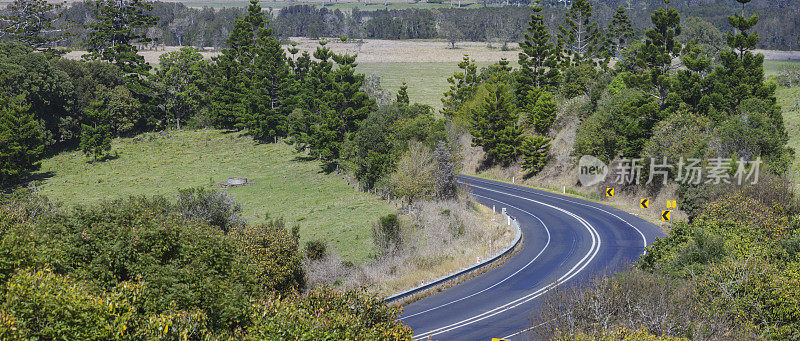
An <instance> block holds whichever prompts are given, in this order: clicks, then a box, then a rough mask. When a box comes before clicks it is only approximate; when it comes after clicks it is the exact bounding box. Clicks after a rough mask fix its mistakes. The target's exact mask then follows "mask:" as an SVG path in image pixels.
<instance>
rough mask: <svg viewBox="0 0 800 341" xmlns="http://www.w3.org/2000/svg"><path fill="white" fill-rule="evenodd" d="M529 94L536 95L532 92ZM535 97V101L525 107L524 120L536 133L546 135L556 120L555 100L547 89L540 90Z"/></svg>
mask: <svg viewBox="0 0 800 341" xmlns="http://www.w3.org/2000/svg"><path fill="white" fill-rule="evenodd" d="M530 95H531V96H536V95H534V93H533V92H531V93H530ZM536 97H537V98H536V102H535V103H533V104H530V105H529V106H528V107H526V112H527V113H528V117H527V120H526V121H527V122H528V123H529V124H530V125H531V126H533V129H534V131H536V132H537V133H538V134H541V135H546V134H547V133H548V132H549V131H550V127H551V126H552V125H553V122H555V120H556V110H557V108H556V102H555V100H553V94H551V93H550V92H548V91H542V92H541V93H539V94H538V96H536ZM529 100H531V101H532V99H529Z"/></svg>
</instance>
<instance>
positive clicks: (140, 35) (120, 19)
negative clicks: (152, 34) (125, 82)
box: [84, 0, 156, 75]
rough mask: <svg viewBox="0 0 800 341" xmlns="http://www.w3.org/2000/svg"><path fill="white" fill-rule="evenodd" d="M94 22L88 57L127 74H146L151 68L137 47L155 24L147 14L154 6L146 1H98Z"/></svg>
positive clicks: (147, 40)
mask: <svg viewBox="0 0 800 341" xmlns="http://www.w3.org/2000/svg"><path fill="white" fill-rule="evenodd" d="M92 5H93V6H94V21H92V22H91V23H90V24H89V37H88V39H87V42H86V47H87V51H88V52H89V54H87V55H85V56H84V57H85V58H90V59H100V60H105V61H109V62H111V63H113V64H115V65H117V66H118V67H119V68H120V69H121V70H122V71H123V72H125V73H128V74H140V75H146V74H147V72H148V71H149V70H150V65H149V64H148V63H147V62H146V61H145V60H144V57H142V56H141V55H139V54H138V49H137V48H136V44H142V43H147V42H149V41H150V38H147V36H146V35H145V32H146V30H147V29H148V28H150V27H152V26H154V25H155V24H156V18H155V17H152V16H150V15H148V14H147V12H148V11H150V10H152V8H153V5H151V4H149V3H147V2H145V1H144V0H96V1H93V2H92Z"/></svg>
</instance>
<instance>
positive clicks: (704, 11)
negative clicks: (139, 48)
mask: <svg viewBox="0 0 800 341" xmlns="http://www.w3.org/2000/svg"><path fill="white" fill-rule="evenodd" d="M660 3H661V1H659V0H639V1H633V0H631V1H627V0H619V1H617V0H601V1H592V6H593V18H594V19H595V20H596V21H597V22H598V24H599V25H600V28H605V27H606V26H607V24H608V23H609V22H611V21H612V20H613V18H614V15H615V13H616V10H617V8H619V7H620V6H621V7H622V8H624V9H625V10H626V12H627V13H628V17H629V18H630V20H631V25H632V27H633V30H634V32H635V34H636V35H637V36H639V35H641V34H643V33H644V31H645V30H646V29H647V27H648V25H649V18H650V13H652V12H653V11H654V10H655V9H657V8H658V6H659V5H660ZM487 4H492V6H489V7H487V6H482V5H481V4H476V5H471V6H470V7H468V8H440V9H403V10H387V9H380V10H375V11H364V10H359V8H358V7H355V8H353V9H352V11H350V12H347V11H342V10H340V9H338V8H334V9H330V8H328V7H325V6H314V5H293V6H288V7H285V8H282V9H280V10H268V11H267V12H268V15H269V17H270V27H272V28H273V29H275V33H276V34H277V35H278V36H279V37H280V38H281V39H282V40H284V39H285V38H287V37H292V36H300V37H309V38H314V39H316V38H320V37H348V38H356V39H361V38H378V39H432V38H443V39H448V40H450V39H453V40H459V41H481V42H489V43H495V42H497V43H514V42H517V41H520V40H521V39H522V38H523V36H524V34H525V27H526V25H527V21H528V18H529V17H530V15H531V9H530V7H529V5H530V3H529V2H528V1H523V2H508V3H507V2H504V1H501V2H499V3H494V2H492V3H489V2H487ZM498 5H499V6H498ZM540 5H541V6H542V7H543V8H544V9H545V11H546V12H547V13H548V15H547V16H544V18H543V19H544V22H545V24H546V25H547V28H548V30H549V31H550V33H551V34H555V33H557V31H558V26H559V25H560V23H561V20H562V18H563V17H564V15H565V14H566V13H567V11H568V10H569V8H568V7H567V6H565V2H564V1H554V0H548V1H542V2H541V3H540ZM51 6H54V5H51ZM673 7H674V8H675V9H676V10H678V12H679V13H681V15H682V17H683V18H685V19H688V18H692V17H696V18H700V19H702V20H704V21H707V22H709V23H711V25H712V26H713V27H715V28H716V29H717V30H720V31H721V32H723V33H727V32H730V31H731V28H730V26H729V25H728V22H727V18H726V16H727V13H730V12H731V11H733V10H736V6H735V4H734V2H732V1H724V2H720V1H710V0H687V1H673ZM750 8H751V9H750V10H751V11H752V12H753V13H755V14H758V15H759V18H760V19H759V25H757V26H756V27H753V32H754V33H757V34H758V35H759V38H760V39H759V48H765V49H780V50H792V49H798V48H800V45H798V44H800V21H798V18H800V9H799V8H800V2H798V1H797V0H783V1H756V2H755V3H753V4H752V5H751V6H750ZM92 11H93V9H92V6H91V4H90V2H87V1H84V2H74V3H71V4H69V5H68V6H63V7H62V6H54V8H53V9H52V11H51V12H52V13H53V14H51V15H55V16H57V20H56V21H55V23H54V27H56V28H57V29H58V30H65V31H67V32H69V33H70V34H69V35H66V36H63V37H62V39H60V40H59V41H58V42H57V43H58V45H60V46H72V47H81V46H82V44H83V43H84V42H85V41H86V40H87V39H88V33H87V32H86V30H85V29H84V26H85V25H88V24H89V22H90V19H91V17H92ZM244 11H245V10H244V9H241V8H221V9H220V8H210V7H206V8H202V9H196V8H188V7H186V6H185V5H184V4H182V3H176V2H158V1H156V2H153V3H152V7H151V8H150V9H149V10H147V13H148V15H151V16H153V17H155V18H157V20H156V22H155V24H154V25H153V26H152V27H148V28H147V30H146V33H145V35H146V36H147V37H148V38H150V39H152V43H153V44H162V45H167V46H195V47H214V48H223V47H227V45H226V38H227V37H228V36H229V35H230V33H231V32H232V31H233V27H234V21H235V19H236V18H237V17H239V16H240V15H241V14H242V13H243V12H244ZM5 12H6V13H11V12H13V9H12V8H11V7H9V8H7V9H6V10H5ZM0 25H2V23H0Z"/></svg>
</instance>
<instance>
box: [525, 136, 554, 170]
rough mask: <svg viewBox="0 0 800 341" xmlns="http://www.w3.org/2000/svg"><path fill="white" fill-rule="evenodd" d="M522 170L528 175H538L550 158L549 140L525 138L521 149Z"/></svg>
mask: <svg viewBox="0 0 800 341" xmlns="http://www.w3.org/2000/svg"><path fill="white" fill-rule="evenodd" d="M521 154H522V169H524V170H526V171H528V172H529V173H533V174H536V173H539V172H541V171H542V169H543V168H544V166H545V165H546V164H547V159H548V157H549V156H550V139H549V138H546V137H544V136H538V135H537V136H532V137H528V138H525V140H524V141H523V143H522V147H521Z"/></svg>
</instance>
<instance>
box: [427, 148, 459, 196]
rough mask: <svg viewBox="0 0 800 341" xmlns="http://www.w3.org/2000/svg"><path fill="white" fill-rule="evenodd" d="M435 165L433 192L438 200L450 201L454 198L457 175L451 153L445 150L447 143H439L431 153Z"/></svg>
mask: <svg viewBox="0 0 800 341" xmlns="http://www.w3.org/2000/svg"><path fill="white" fill-rule="evenodd" d="M433 161H434V162H435V163H436V164H435V167H436V168H435V169H434V180H433V191H434V192H435V193H436V197H438V198H439V199H452V198H454V197H455V196H456V189H457V185H458V174H456V165H455V159H454V158H453V153H452V152H450V150H449V149H448V148H447V143H445V142H444V141H439V143H438V144H437V145H436V149H435V150H434V151H433Z"/></svg>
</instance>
